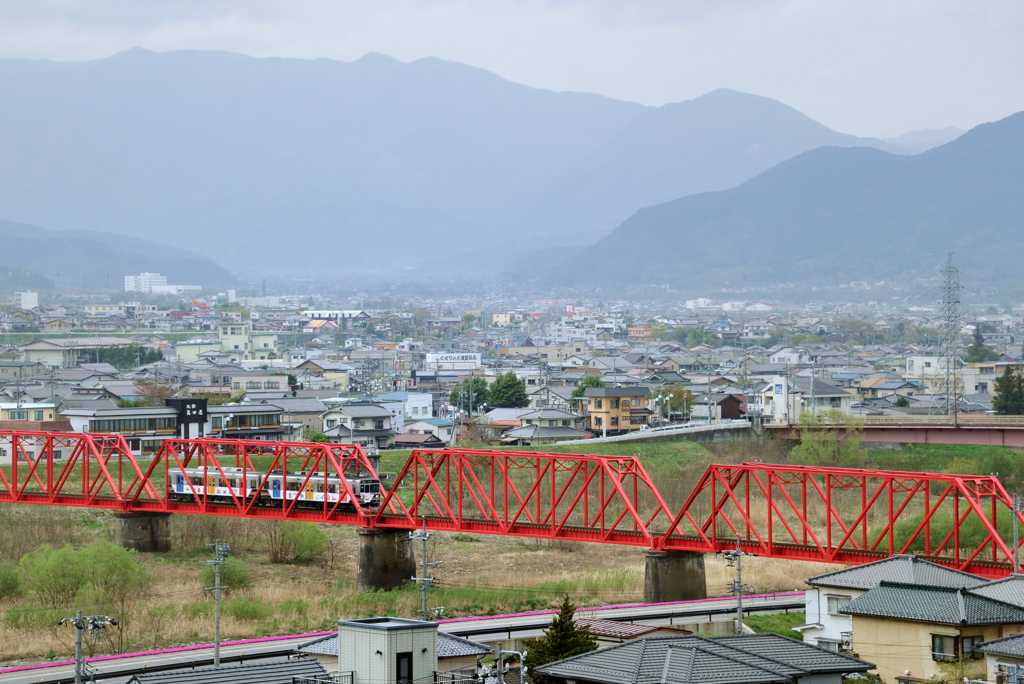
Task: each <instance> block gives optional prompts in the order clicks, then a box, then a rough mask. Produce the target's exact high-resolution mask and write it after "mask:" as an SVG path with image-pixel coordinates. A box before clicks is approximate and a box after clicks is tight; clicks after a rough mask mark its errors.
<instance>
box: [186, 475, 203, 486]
mask: <svg viewBox="0 0 1024 684" xmlns="http://www.w3.org/2000/svg"><path fill="white" fill-rule="evenodd" d="M189 480H190V481H191V482H192V484H194V485H199V486H202V484H203V478H201V477H190V478H189Z"/></svg>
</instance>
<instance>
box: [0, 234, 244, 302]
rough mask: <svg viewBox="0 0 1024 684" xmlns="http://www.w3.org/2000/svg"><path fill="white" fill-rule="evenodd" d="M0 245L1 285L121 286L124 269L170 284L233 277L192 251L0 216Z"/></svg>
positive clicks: (226, 282)
mask: <svg viewBox="0 0 1024 684" xmlns="http://www.w3.org/2000/svg"><path fill="white" fill-rule="evenodd" d="M0 246H2V248H0V264H4V265H5V266H4V267H0V288H7V287H8V286H10V287H32V288H38V289H46V288H51V287H55V286H56V287H60V288H62V289H67V288H70V287H73V288H83V289H90V290H103V289H108V288H109V289H112V290H120V289H122V288H123V287H124V277H125V276H126V275H133V274H136V273H141V272H144V271H151V272H156V273H163V274H164V275H168V276H170V279H169V282H170V283H171V284H173V285H204V286H208V287H225V286H230V285H232V284H234V283H235V282H236V279H235V277H234V276H233V275H232V274H231V273H230V272H229V271H228V270H226V269H225V268H224V267H223V266H220V265H219V264H217V263H215V262H214V261H212V260H211V259H208V258H207V257H204V256H200V255H198V254H196V253H195V252H189V251H187V250H182V249H176V248H174V247H168V246H167V245H161V244H157V243H155V242H152V241H150V240H146V239H143V238H135V237H129V236H125V235H116V234H114V233H102V232H97V231H87V230H63V231H56V230H46V229H45V228H40V227H39V226H33V225H29V224H24V223H14V222H13V221H2V220H0ZM6 266H16V267H17V268H18V269H24V271H19V270H14V271H12V270H11V269H10V268H6ZM37 274H43V275H45V276H46V277H45V278H43V277H41V276H39V275H37Z"/></svg>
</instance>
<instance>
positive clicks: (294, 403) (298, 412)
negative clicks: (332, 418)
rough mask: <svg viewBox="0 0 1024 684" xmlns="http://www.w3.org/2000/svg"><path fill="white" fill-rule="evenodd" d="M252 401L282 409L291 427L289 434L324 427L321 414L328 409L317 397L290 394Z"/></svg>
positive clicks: (247, 395)
mask: <svg viewBox="0 0 1024 684" xmlns="http://www.w3.org/2000/svg"><path fill="white" fill-rule="evenodd" d="M249 396H250V395H249V394H248V393H247V394H246V398H247V399H248V398H249ZM247 403H248V402H247ZM252 403H254V404H267V405H271V406H276V407H277V408H279V409H281V413H282V414H283V415H284V419H285V422H286V423H287V424H288V425H289V427H290V429H289V430H288V434H292V433H294V432H296V431H299V432H301V431H302V430H306V429H308V430H313V431H315V432H319V431H320V428H321V427H322V424H321V421H320V416H321V415H323V412H324V411H326V410H327V407H326V406H324V403H323V402H322V401H320V400H319V399H317V398H316V397H295V396H290V395H289V396H285V397H281V398H273V399H260V400H259V401H256V400H255V399H254V400H253V401H252Z"/></svg>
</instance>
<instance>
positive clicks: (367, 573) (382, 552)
mask: <svg viewBox="0 0 1024 684" xmlns="http://www.w3.org/2000/svg"><path fill="white" fill-rule="evenodd" d="M415 576H416V554H415V553H413V549H412V542H411V541H410V539H409V532H408V531H406V530H382V529H376V528H374V529H367V528H360V529H359V559H358V562H357V565H356V585H357V586H358V587H359V589H360V590H362V591H388V590H391V589H397V588H398V587H400V586H402V585H403V584H405V583H406V582H408V581H409V580H411V579H412V578H413V577H415Z"/></svg>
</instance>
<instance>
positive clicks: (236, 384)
mask: <svg viewBox="0 0 1024 684" xmlns="http://www.w3.org/2000/svg"><path fill="white" fill-rule="evenodd" d="M241 385H242V384H241V383H239V382H236V383H235V384H234V385H232V387H234V388H235V389H242V386H241Z"/></svg>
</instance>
